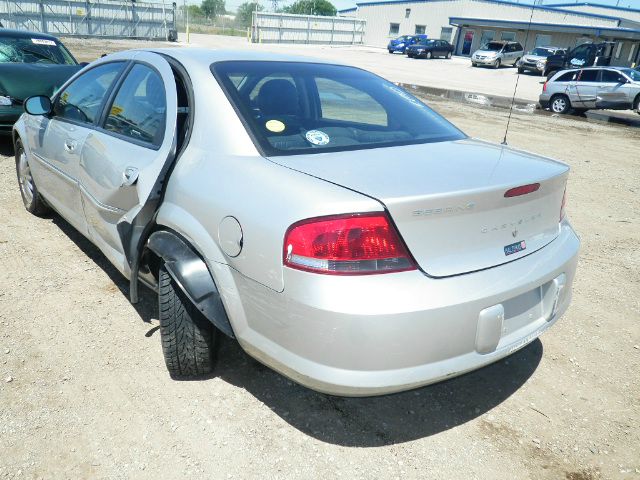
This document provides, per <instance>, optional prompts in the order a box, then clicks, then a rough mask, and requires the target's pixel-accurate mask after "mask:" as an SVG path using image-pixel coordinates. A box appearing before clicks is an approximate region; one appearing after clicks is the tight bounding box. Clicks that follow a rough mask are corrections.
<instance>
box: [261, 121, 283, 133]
mask: <svg viewBox="0 0 640 480" xmlns="http://www.w3.org/2000/svg"><path fill="white" fill-rule="evenodd" d="M264 126H265V127H267V130H269V131H270V132H274V133H280V132H283V131H284V128H285V127H284V123H282V122H281V121H280V120H268V121H267V123H265V124H264Z"/></svg>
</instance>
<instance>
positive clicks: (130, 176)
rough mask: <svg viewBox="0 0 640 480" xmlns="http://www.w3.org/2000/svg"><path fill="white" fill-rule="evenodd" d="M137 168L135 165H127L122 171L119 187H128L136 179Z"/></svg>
mask: <svg viewBox="0 0 640 480" xmlns="http://www.w3.org/2000/svg"><path fill="white" fill-rule="evenodd" d="M138 173H139V172H138V169H137V168H136V167H127V168H125V169H124V172H122V183H121V184H120V186H121V187H130V186H131V185H133V184H134V183H136V182H137V181H138Z"/></svg>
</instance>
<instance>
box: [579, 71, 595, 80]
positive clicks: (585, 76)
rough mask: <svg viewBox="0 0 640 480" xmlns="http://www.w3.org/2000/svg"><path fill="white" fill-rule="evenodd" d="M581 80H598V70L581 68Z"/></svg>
mask: <svg viewBox="0 0 640 480" xmlns="http://www.w3.org/2000/svg"><path fill="white" fill-rule="evenodd" d="M580 81H581V82H596V81H598V70H583V71H582V73H581V74H580Z"/></svg>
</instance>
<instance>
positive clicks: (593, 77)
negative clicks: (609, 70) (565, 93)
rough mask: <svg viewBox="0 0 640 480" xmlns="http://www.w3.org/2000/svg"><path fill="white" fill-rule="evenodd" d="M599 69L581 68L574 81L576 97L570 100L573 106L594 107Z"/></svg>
mask: <svg viewBox="0 0 640 480" xmlns="http://www.w3.org/2000/svg"><path fill="white" fill-rule="evenodd" d="M599 74H600V71H599V70H596V69H593V70H590V69H587V70H582V71H581V72H580V77H579V78H578V81H577V82H576V98H574V99H572V100H571V103H572V104H573V105H574V106H575V107H579V108H596V99H597V97H598V87H599V86H600V83H599V78H598V77H599Z"/></svg>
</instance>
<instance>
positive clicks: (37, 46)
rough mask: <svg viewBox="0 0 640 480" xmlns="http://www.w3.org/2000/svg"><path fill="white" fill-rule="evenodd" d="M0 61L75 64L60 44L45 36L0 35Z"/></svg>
mask: <svg viewBox="0 0 640 480" xmlns="http://www.w3.org/2000/svg"><path fill="white" fill-rule="evenodd" d="M0 63H49V64H51V63H55V64H60V65H77V62H76V61H75V59H74V58H73V57H72V56H71V54H70V53H69V52H68V51H67V49H66V48H64V47H63V46H62V45H61V44H59V43H57V42H55V41H54V40H50V39H47V38H35V37H34V38H13V37H0Z"/></svg>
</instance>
